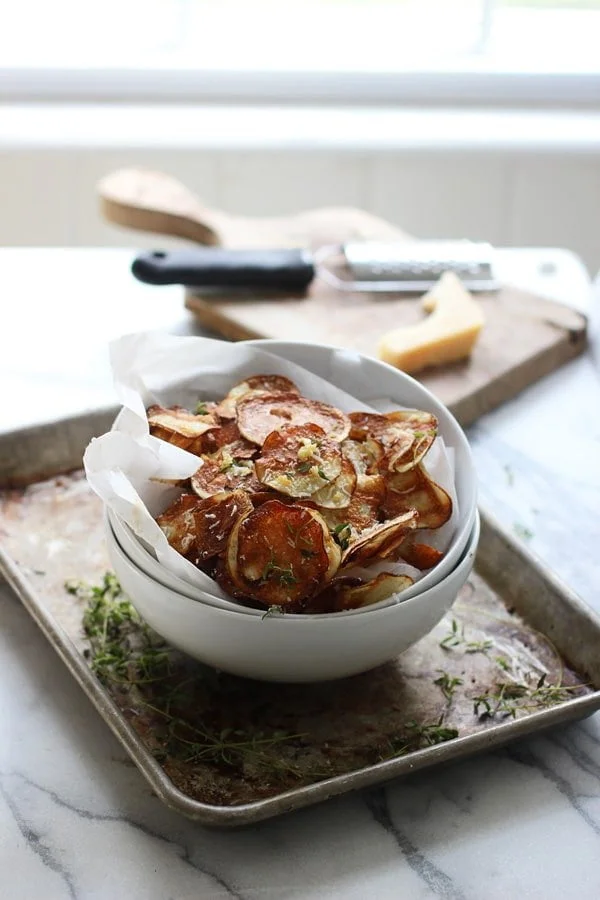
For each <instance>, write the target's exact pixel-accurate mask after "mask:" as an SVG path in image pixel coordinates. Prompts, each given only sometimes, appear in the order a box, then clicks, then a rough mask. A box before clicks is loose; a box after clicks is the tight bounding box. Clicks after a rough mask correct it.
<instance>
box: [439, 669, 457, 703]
mask: <svg viewBox="0 0 600 900" xmlns="http://www.w3.org/2000/svg"><path fill="white" fill-rule="evenodd" d="M438 671H439V672H440V673H441V674H440V676H439V678H436V679H435V681H434V682H433V683H434V684H437V686H438V687H439V689H440V690H441V692H442V694H443V695H444V697H445V698H446V700H447V701H448V703H451V702H452V698H453V697H454V694H455V693H456V689H457V687H459V686H460V685H461V684H462V683H463V680H462V678H456V677H455V676H451V675H449V674H448V673H447V672H444V671H443V670H442V669H438Z"/></svg>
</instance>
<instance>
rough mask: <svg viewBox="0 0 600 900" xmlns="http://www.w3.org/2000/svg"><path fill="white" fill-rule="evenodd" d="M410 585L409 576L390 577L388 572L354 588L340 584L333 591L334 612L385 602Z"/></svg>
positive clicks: (411, 581) (411, 582) (410, 579)
mask: <svg viewBox="0 0 600 900" xmlns="http://www.w3.org/2000/svg"><path fill="white" fill-rule="evenodd" d="M412 584H414V581H413V579H412V578H411V577H410V576H409V575H392V574H391V573H389V572H382V573H381V574H380V575H377V576H376V578H374V579H373V581H369V582H367V584H361V585H360V586H356V587H354V586H349V585H347V584H346V585H345V584H340V586H339V588H338V589H337V590H336V591H335V601H334V606H335V610H334V611H335V612H340V611H341V610H344V609H361V608H362V607H364V606H371V605H372V604H373V603H379V602H380V601H381V600H387V599H388V598H389V597H391V596H392V595H393V594H401V593H402V591H405V590H406V589H407V588H409V587H410V586H411V585H412Z"/></svg>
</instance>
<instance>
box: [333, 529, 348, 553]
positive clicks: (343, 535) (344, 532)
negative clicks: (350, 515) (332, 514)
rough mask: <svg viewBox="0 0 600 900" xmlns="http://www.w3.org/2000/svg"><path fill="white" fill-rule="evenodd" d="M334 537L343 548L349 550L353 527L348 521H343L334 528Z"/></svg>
mask: <svg viewBox="0 0 600 900" xmlns="http://www.w3.org/2000/svg"><path fill="white" fill-rule="evenodd" d="M332 534H333V539H334V541H335V542H336V543H337V544H339V546H340V548H341V549H342V550H347V549H348V545H349V543H350V539H351V538H352V528H351V526H350V524H349V523H348V522H341V523H340V524H339V525H336V526H335V528H334V529H333V532H332Z"/></svg>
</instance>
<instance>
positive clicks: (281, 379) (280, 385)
mask: <svg viewBox="0 0 600 900" xmlns="http://www.w3.org/2000/svg"><path fill="white" fill-rule="evenodd" d="M248 394H254V395H255V396H256V395H259V394H296V395H299V394H300V391H299V390H298V388H297V387H296V385H295V384H294V382H293V381H290V379H289V378H286V377H285V376H284V375H251V376H250V378H247V379H246V380H245V381H242V382H241V383H240V384H236V385H235V387H232V388H231V390H230V391H229V393H228V394H227V396H226V397H225V399H224V400H221V402H220V403H219V404H218V406H217V413H218V415H219V416H221V418H222V419H235V415H236V407H237V404H238V400H241V399H242V397H246V396H247V395H248Z"/></svg>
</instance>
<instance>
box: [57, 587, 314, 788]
mask: <svg viewBox="0 0 600 900" xmlns="http://www.w3.org/2000/svg"><path fill="white" fill-rule="evenodd" d="M65 587H66V589H67V591H68V592H69V593H71V594H73V595H75V596H76V597H78V598H79V599H80V600H82V601H83V602H84V603H85V608H84V613H83V630H84V633H85V635H86V637H87V640H88V642H89V645H90V646H89V652H88V653H87V654H86V655H87V658H88V659H89V661H90V666H91V669H92V671H93V672H94V673H95V674H96V676H97V677H98V678H99V679H100V680H101V681H102V682H103V683H105V684H107V685H108V686H110V685H116V686H118V687H117V690H118V691H121V690H123V686H125V687H126V688H129V689H131V690H132V691H133V692H134V693H133V694H132V695H131V697H132V700H131V702H132V706H133V707H134V708H135V707H137V709H138V710H139V709H140V708H143V709H146V710H148V711H149V712H151V713H153V714H154V716H156V717H157V718H158V722H159V724H158V726H155V727H154V728H153V729H152V745H151V749H152V752H153V754H154V756H155V758H156V759H158V760H161V759H162V760H164V759H167V758H168V757H170V758H173V759H177V760H179V761H180V762H184V763H188V764H192V765H193V764H201V763H209V764H214V765H218V766H227V767H229V768H242V769H243V768H244V767H247V766H251V767H252V768H253V769H257V768H258V769H261V770H262V771H269V770H270V771H279V772H285V773H287V774H292V775H299V774H300V770H299V768H298V767H297V766H296V765H295V763H294V760H293V752H294V751H293V749H292V758H290V754H289V751H288V754H287V755H285V754H284V755H282V753H281V751H279V750H278V748H279V747H280V745H286V744H288V745H289V743H290V742H291V741H301V740H302V739H303V738H304V737H305V735H303V734H289V733H287V732H285V731H280V730H278V731H274V732H272V733H270V734H268V733H266V732H264V731H262V730H258V729H257V730H250V729H248V730H243V729H239V728H235V727H224V728H211V727H209V726H208V724H206V723H204V722H202V723H200V724H198V723H192V722H190V721H187V720H186V719H185V718H184V717H183V716H182V715H181V710H182V709H185V706H186V704H187V705H188V706H189V704H190V702H192V703H193V701H194V698H195V696H196V693H195V692H196V691H197V690H198V689H199V688H202V687H204V688H209V687H210V683H211V679H215V678H218V674H217V673H216V672H214V670H211V669H209V668H208V667H204V666H202V665H201V664H200V663H198V664H196V665H195V670H194V674H193V675H191V676H190V675H189V674H187V675H186V676H185V677H183V678H181V677H179V675H180V674H181V672H180V671H178V670H177V669H176V668H175V667H174V665H173V664H172V660H171V653H172V651H171V650H170V648H169V647H168V646H167V644H166V643H165V641H163V639H162V638H160V637H159V636H158V635H156V634H155V633H154V632H153V631H152V630H151V629H150V628H149V627H148V626H147V625H146V624H145V623H144V622H143V621H142V620H141V619H140V617H139V615H138V614H137V612H136V610H135V609H134V607H133V606H132V605H131V603H130V602H129V600H128V599H127V597H126V596H125V594H124V593H123V591H122V590H121V586H120V585H119V582H118V581H117V579H116V578H115V576H114V575H113V574H111V573H106V574H105V575H104V577H103V578H102V581H101V583H100V584H99V585H90V584H87V583H85V582H82V581H69V582H67V583H66V584H65ZM269 612H270V610H268V611H267V614H268V613H269ZM273 613H274V610H273ZM273 750H276V751H277V752H276V753H274V752H273Z"/></svg>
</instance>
